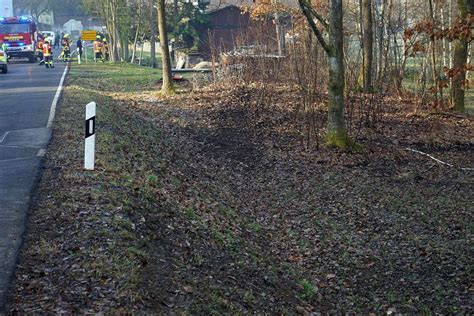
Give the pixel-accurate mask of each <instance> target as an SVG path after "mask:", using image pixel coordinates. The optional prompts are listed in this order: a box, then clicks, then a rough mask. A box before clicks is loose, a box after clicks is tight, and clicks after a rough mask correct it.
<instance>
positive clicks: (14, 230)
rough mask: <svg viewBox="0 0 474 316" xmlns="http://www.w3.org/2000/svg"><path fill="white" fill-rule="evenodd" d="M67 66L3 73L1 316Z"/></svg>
mask: <svg viewBox="0 0 474 316" xmlns="http://www.w3.org/2000/svg"><path fill="white" fill-rule="evenodd" d="M64 69H65V64H64V63H59V62H57V61H56V62H55V68H53V69H46V68H45V66H39V65H38V64H37V63H36V64H29V63H27V62H26V61H19V60H12V61H11V63H10V64H9V65H8V74H0V314H2V311H5V310H4V308H5V299H6V294H7V290H8V286H9V281H10V280H11V278H12V276H13V271H14V268H15V265H16V262H17V258H18V251H19V248H20V246H21V242H22V235H23V233H24V231H25V224H26V216H27V212H28V208H29V205H30V200H31V196H32V191H33V188H34V186H35V183H36V181H37V179H38V176H39V171H40V167H41V163H42V156H43V154H44V149H45V148H46V147H47V145H48V143H49V140H50V138H51V128H49V127H48V126H47V125H48V120H49V117H50V112H51V105H52V103H53V99H54V96H55V94H56V91H57V89H58V85H59V83H60V80H61V77H62V74H63V72H64Z"/></svg>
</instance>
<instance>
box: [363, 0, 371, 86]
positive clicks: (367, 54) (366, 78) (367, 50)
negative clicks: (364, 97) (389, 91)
mask: <svg viewBox="0 0 474 316" xmlns="http://www.w3.org/2000/svg"><path fill="white" fill-rule="evenodd" d="M360 10H361V16H362V45H363V55H364V58H363V65H362V76H363V88H364V92H365V93H368V92H371V91H372V65H373V42H374V35H373V22H372V0H361V8H360Z"/></svg>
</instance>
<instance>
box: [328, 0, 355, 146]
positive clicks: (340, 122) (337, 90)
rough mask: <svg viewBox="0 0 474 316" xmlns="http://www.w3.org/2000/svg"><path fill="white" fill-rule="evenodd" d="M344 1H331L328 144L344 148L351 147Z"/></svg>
mask: <svg viewBox="0 0 474 316" xmlns="http://www.w3.org/2000/svg"><path fill="white" fill-rule="evenodd" d="M343 39H344V34H343V28H342V0H330V1H329V46H330V50H329V52H328V55H329V56H328V57H329V87H328V90H329V91H328V92H329V108H328V124H327V134H326V142H327V144H328V145H329V146H335V147H338V148H344V147H347V146H349V145H350V143H349V137H348V135H347V131H346V126H345V121H344V53H343Z"/></svg>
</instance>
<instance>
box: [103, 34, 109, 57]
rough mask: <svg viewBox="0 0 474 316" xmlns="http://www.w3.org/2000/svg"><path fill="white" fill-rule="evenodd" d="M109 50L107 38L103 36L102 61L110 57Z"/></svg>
mask: <svg viewBox="0 0 474 316" xmlns="http://www.w3.org/2000/svg"><path fill="white" fill-rule="evenodd" d="M109 51H110V48H109V44H107V40H106V39H105V38H104V40H103V42H102V60H103V61H104V62H108V61H109V57H110V54H109Z"/></svg>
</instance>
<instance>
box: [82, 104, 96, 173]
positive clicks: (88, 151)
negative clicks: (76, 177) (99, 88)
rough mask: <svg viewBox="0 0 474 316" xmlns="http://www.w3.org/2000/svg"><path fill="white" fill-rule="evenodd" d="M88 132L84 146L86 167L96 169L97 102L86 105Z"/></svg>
mask: <svg viewBox="0 0 474 316" xmlns="http://www.w3.org/2000/svg"><path fill="white" fill-rule="evenodd" d="M85 127H86V134H85V143H84V145H85V148H84V169H86V170H94V156H95V102H91V103H89V104H87V105H86V126H85Z"/></svg>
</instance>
